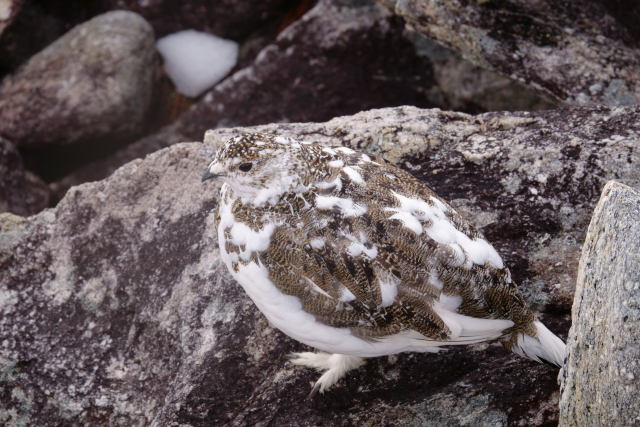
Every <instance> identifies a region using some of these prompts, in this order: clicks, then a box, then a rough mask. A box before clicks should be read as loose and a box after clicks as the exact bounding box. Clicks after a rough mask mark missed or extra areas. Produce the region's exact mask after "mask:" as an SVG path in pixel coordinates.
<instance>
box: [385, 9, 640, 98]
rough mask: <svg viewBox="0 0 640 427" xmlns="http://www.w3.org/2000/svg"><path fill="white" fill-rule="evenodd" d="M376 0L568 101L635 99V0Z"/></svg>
mask: <svg viewBox="0 0 640 427" xmlns="http://www.w3.org/2000/svg"><path fill="white" fill-rule="evenodd" d="M379 1H380V2H381V3H383V4H385V5H386V6H387V7H389V8H390V9H391V10H393V11H394V12H395V13H396V14H398V15H400V16H402V17H404V18H405V19H406V20H407V22H408V23H409V24H410V25H411V26H412V27H414V28H415V29H416V30H418V31H420V32H422V33H424V34H426V35H427V36H429V37H432V38H433V39H435V40H438V41H440V42H442V43H443V44H445V45H446V46H449V47H451V48H452V49H453V50H455V51H457V52H461V53H462V55H463V57H465V58H466V59H468V60H470V61H472V62H474V63H475V64H477V65H481V66H483V67H485V68H489V69H494V70H496V71H499V72H501V73H502V74H504V75H507V76H511V77H513V78H515V79H518V80H520V81H522V82H523V83H526V84H528V85H531V86H533V87H535V88H537V89H539V90H542V91H544V92H546V93H547V94H549V95H550V96H552V97H554V98H555V99H558V100H560V101H562V102H565V103H567V104H573V105H581V104H605V105H612V106H620V105H633V104H637V103H639V102H640V79H639V78H638V76H640V43H638V42H640V38H638V37H637V34H638V30H637V28H638V22H637V21H635V22H633V16H634V14H635V16H637V15H638V6H637V2H632V1H624V0H621V1H619V2H614V3H617V4H612V2H605V1H604V0H603V1H584V0H568V1H563V2H557V1H554V0H540V1H533V2H532V1H529V0H483V1H470V0H379ZM621 3H624V4H625V6H624V7H621ZM627 5H628V6H627ZM611 10H613V16H612V15H611V14H609V13H608V11H611ZM629 12H632V13H631V14H630V13H629ZM625 16H626V18H623V24H620V23H618V21H617V20H616V18H615V17H618V18H620V17H625ZM626 22H629V25H626ZM629 27H631V28H635V29H633V30H629V29H628V28H629Z"/></svg>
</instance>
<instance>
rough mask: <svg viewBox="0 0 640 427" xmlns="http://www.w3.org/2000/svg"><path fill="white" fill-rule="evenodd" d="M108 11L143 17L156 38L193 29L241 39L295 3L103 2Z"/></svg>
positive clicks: (268, 0)
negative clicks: (132, 13)
mask: <svg viewBox="0 0 640 427" xmlns="http://www.w3.org/2000/svg"><path fill="white" fill-rule="evenodd" d="M106 3H107V4H108V5H109V8H110V9H127V10H131V11H134V12H137V13H139V14H141V15H142V16H144V17H145V18H146V19H147V20H148V21H149V23H150V24H151V25H152V26H153V28H154V30H155V31H156V35H157V36H158V37H162V36H164V35H166V34H168V33H173V32H176V31H180V30H185V29H191V28H192V29H196V30H199V31H205V32H208V33H212V34H215V35H217V36H220V37H225V38H232V39H235V40H240V39H243V38H245V37H247V36H249V35H250V34H251V33H254V32H255V31H256V28H260V27H261V26H265V25H268V24H269V23H270V22H273V21H274V20H275V19H278V18H281V16H282V15H283V14H285V13H286V12H287V11H288V10H290V9H292V8H293V7H294V6H295V5H296V3H301V1H298V0H261V1H250V0H218V1H214V2H212V1H210V0H195V1H193V0H192V1H182V0H150V1H143V2H141V1H139V0H107V1H106Z"/></svg>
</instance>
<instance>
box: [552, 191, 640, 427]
mask: <svg viewBox="0 0 640 427" xmlns="http://www.w3.org/2000/svg"><path fill="white" fill-rule="evenodd" d="M572 317H573V324H572V325H571V330H570V331H569V339H568V341H567V349H568V358H567V362H566V364H565V368H564V375H563V379H562V388H563V391H562V397H561V399H560V425H562V426H584V425H616V426H622V425H625V426H634V425H638V424H640V400H639V399H638V395H639V394H640V383H639V382H638V381H639V380H638V379H639V378H640V192H638V191H637V190H634V189H632V188H630V187H628V186H626V185H622V184H620V183H617V182H615V181H611V182H609V183H608V184H607V185H606V186H605V188H604V190H603V191H602V196H601V197H600V201H599V202H598V205H597V206H596V208H595V211H594V212H593V218H592V220H591V224H590V225H589V231H588V232H587V237H586V239H585V243H584V247H583V249H582V257H581V258H580V269H579V271H578V282H577V286H576V296H575V300H574V303H573V309H572Z"/></svg>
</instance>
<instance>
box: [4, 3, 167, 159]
mask: <svg viewBox="0 0 640 427" xmlns="http://www.w3.org/2000/svg"><path fill="white" fill-rule="evenodd" d="M154 61H155V49H154V36H153V30H152V29H151V27H150V26H149V25H148V24H147V23H146V22H145V21H144V19H142V18H141V17H140V16H138V15H136V14H134V13H131V12H110V13H107V14H104V15H101V16H98V17H96V18H94V19H92V20H90V21H88V22H86V23H84V24H81V25H79V26H77V27H75V28H74V29H73V30H71V31H70V32H68V33H67V34H65V35H64V36H63V37H61V38H60V39H58V40H57V41H56V42H54V43H53V44H51V45H50V46H48V47H47V48H46V49H45V50H43V51H42V52H40V53H38V54H37V55H36V56H34V57H33V58H31V59H30V60H29V61H28V62H27V63H26V64H25V65H24V66H23V67H22V68H21V69H20V70H19V71H17V72H16V73H15V74H14V75H12V76H9V77H7V78H5V79H4V81H3V82H2V86H0V135H3V136H5V137H6V138H9V139H10V140H11V141H13V142H14V143H16V144H18V145H20V146H37V145H47V144H70V143H75V142H87V141H101V140H105V139H107V138H109V139H118V138H131V137H132V136H135V135H137V134H139V132H140V131H141V130H142V129H143V127H144V122H143V121H144V118H145V114H146V112H147V110H148V107H149V103H150V100H151V94H152V88H153V79H152V77H153V75H154V74H153V69H154Z"/></svg>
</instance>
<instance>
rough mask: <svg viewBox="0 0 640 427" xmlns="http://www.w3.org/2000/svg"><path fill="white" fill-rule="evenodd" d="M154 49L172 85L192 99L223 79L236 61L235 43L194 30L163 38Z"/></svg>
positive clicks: (236, 48)
mask: <svg viewBox="0 0 640 427" xmlns="http://www.w3.org/2000/svg"><path fill="white" fill-rule="evenodd" d="M156 48H157V49H158V52H160V55H162V58H163V59H164V67H165V69H166V71H167V74H168V75H169V78H170V79H171V81H172V82H173V84H174V85H175V86H176V88H177V89H178V91H179V92H180V93H182V94H183V95H186V96H188V97H191V98H195V97H197V96H199V95H201V94H202V93H203V92H205V91H206V90H207V89H208V88H210V87H211V86H213V85H214V84H216V83H218V82H219V81H220V80H222V79H223V78H224V77H225V76H226V75H227V74H228V73H229V71H231V69H232V68H233V67H235V65H236V62H237V60H238V43H236V42H234V41H233V40H226V39H222V38H220V37H216V36H213V35H211V34H207V33H202V32H199V31H195V30H184V31H179V32H177V33H173V34H169V35H167V36H165V37H162V38H161V39H159V40H158V42H157V43H156Z"/></svg>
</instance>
